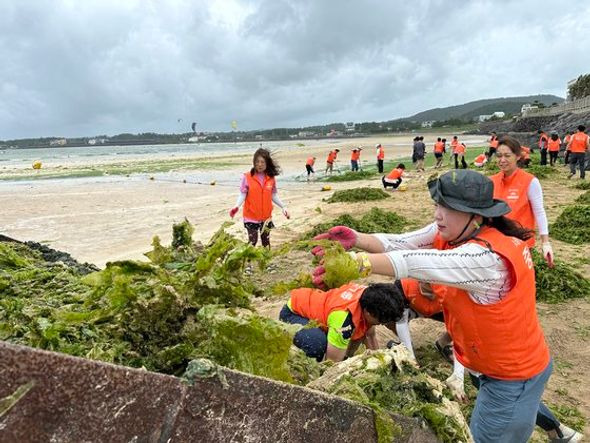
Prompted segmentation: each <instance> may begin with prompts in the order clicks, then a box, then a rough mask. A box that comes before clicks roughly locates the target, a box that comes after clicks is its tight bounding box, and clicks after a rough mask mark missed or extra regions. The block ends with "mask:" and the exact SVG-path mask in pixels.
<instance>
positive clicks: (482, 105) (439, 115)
mask: <svg viewBox="0 0 590 443" xmlns="http://www.w3.org/2000/svg"><path fill="white" fill-rule="evenodd" d="M535 100H537V101H538V102H539V103H543V104H544V105H545V106H551V104H553V103H562V102H563V101H564V99H563V98H561V97H558V96H556V95H527V96H523V97H500V98H488V99H485V100H476V101H473V102H469V103H464V104H462V105H455V106H448V107H446V108H434V109H429V110H428V111H422V112H419V113H418V114H415V115H412V116H411V117H406V118H404V120H410V121H417V122H423V121H428V120H437V121H441V120H449V119H451V118H459V119H462V120H471V119H472V118H473V117H476V116H478V115H482V114H492V113H493V112H495V111H503V112H506V113H507V114H508V113H510V114H516V113H518V112H520V108H521V106H522V105H524V104H525V103H533V102H534V101H535Z"/></svg>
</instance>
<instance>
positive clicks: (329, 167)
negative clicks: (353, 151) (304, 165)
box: [325, 149, 340, 174]
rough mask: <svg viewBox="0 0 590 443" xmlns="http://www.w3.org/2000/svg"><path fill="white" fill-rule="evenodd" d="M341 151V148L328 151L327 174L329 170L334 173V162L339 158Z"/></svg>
mask: <svg viewBox="0 0 590 443" xmlns="http://www.w3.org/2000/svg"><path fill="white" fill-rule="evenodd" d="M339 152H340V149H334V150H333V151H330V152H329V153H328V158H327V159H326V172H325V174H327V173H328V171H330V174H331V173H332V170H333V169H334V162H335V161H336V158H338V153H339Z"/></svg>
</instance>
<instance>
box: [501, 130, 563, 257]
mask: <svg viewBox="0 0 590 443" xmlns="http://www.w3.org/2000/svg"><path fill="white" fill-rule="evenodd" d="M496 156H497V158H498V167H499V168H500V172H498V173H497V174H494V175H492V176H491V177H490V179H491V180H492V182H493V183H494V198H499V199H502V200H504V201H505V202H506V203H508V206H510V209H511V211H510V212H509V213H508V214H507V215H506V217H507V218H509V219H512V220H516V221H517V222H518V223H520V224H521V225H522V226H523V227H525V228H527V229H529V230H531V231H533V233H534V230H535V226H537V228H538V229H539V236H540V237H541V247H542V249H543V257H545V260H546V261H547V264H548V265H549V266H550V267H552V266H553V259H554V254H553V249H552V248H551V243H549V225H548V224H547V214H546V213H545V208H544V207H543V189H542V188H541V183H540V182H539V179H538V178H537V177H535V176H534V175H533V174H529V173H528V172H526V171H524V170H522V169H520V168H519V167H518V161H519V160H520V159H521V157H522V156H523V151H522V148H521V146H520V143H519V142H518V140H516V139H515V138H513V137H510V136H504V137H501V138H500V140H499V144H498V149H497V152H496ZM526 243H527V245H528V246H529V247H533V246H534V245H535V236H534V235H532V236H531V237H530V238H529V239H528V240H526Z"/></svg>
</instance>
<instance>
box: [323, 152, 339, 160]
mask: <svg viewBox="0 0 590 443" xmlns="http://www.w3.org/2000/svg"><path fill="white" fill-rule="evenodd" d="M336 157H338V153H337V152H336V151H330V153H329V154H328V159H327V160H326V162H328V163H334V160H336Z"/></svg>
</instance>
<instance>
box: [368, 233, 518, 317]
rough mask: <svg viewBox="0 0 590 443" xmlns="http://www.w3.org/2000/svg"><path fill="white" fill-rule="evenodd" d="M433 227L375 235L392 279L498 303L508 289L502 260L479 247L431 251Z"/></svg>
mask: <svg viewBox="0 0 590 443" xmlns="http://www.w3.org/2000/svg"><path fill="white" fill-rule="evenodd" d="M437 232H438V228H437V226H436V224H435V223H432V224H430V225H428V226H425V227H424V228H422V229H419V230H417V231H412V232H407V233H404V234H375V237H376V238H377V239H379V241H380V242H381V243H382V244H383V247H384V250H385V252H386V253H387V257H388V258H389V260H390V262H391V265H392V266H393V269H394V271H395V276H396V278H398V279H400V278H414V279H416V280H420V281H424V282H428V283H438V284H443V285H448V286H453V287H456V288H460V289H463V290H465V291H467V293H468V294H469V296H470V298H471V300H473V301H474V302H475V303H478V304H482V305H487V304H494V303H498V302H499V301H501V300H502V299H503V297H504V296H505V295H506V294H507V293H508V291H510V289H511V288H512V281H511V278H510V270H509V268H508V265H507V263H506V262H505V260H504V259H503V258H502V257H501V256H499V255H498V254H496V253H495V252H493V251H491V250H489V249H488V248H486V247H485V246H483V245H481V244H479V243H473V242H470V243H465V244H462V245H460V246H458V247H456V248H454V249H449V250H444V251H440V250H438V249H432V246H433V242H434V238H435V236H436V234H437Z"/></svg>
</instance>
